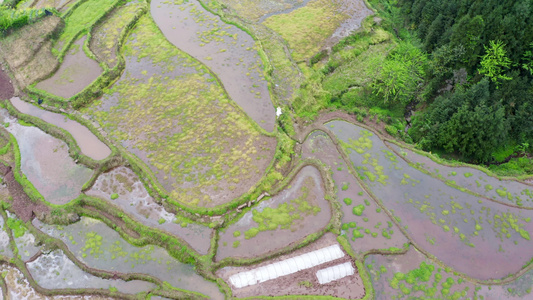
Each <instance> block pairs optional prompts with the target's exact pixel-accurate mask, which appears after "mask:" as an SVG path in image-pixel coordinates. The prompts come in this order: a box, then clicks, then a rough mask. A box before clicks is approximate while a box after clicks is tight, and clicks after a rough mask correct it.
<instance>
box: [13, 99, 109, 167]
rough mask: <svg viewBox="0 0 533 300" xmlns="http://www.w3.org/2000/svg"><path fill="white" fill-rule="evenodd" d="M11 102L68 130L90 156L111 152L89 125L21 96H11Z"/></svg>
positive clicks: (16, 106) (83, 151) (82, 150)
mask: <svg viewBox="0 0 533 300" xmlns="http://www.w3.org/2000/svg"><path fill="white" fill-rule="evenodd" d="M11 103H12V104H13V106H15V108H16V109H18V110H19V111H20V112H21V113H23V114H28V115H31V116H34V117H37V118H39V119H41V120H43V121H45V122H47V123H50V124H52V125H55V126H57V127H60V128H63V129H65V130H66V131H68V132H69V133H70V134H71V135H72V137H73V138H74V139H75V140H76V143H78V146H79V147H80V149H81V152H82V153H83V154H85V155H87V156H89V157H90V158H92V159H95V160H101V159H104V158H106V157H108V156H109V154H111V149H110V148H109V147H108V146H107V145H106V144H104V143H103V142H102V141H100V140H99V139H98V137H97V136H96V135H94V134H93V133H92V132H91V131H90V130H89V129H87V127H85V126H83V125H81V124H80V123H78V122H76V121H74V120H71V119H69V118H68V117H67V116H65V115H62V114H58V113H53V112H50V111H47V110H44V109H41V108H38V107H37V106H35V105H31V104H30V103H27V102H24V101H22V100H20V98H19V97H13V98H11Z"/></svg>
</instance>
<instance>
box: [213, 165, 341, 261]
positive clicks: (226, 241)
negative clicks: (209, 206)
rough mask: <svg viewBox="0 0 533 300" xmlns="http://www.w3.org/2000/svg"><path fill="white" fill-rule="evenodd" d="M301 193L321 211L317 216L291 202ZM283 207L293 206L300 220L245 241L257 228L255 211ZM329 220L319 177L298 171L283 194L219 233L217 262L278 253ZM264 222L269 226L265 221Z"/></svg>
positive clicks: (307, 169) (311, 169)
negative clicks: (232, 258)
mask: <svg viewBox="0 0 533 300" xmlns="http://www.w3.org/2000/svg"><path fill="white" fill-rule="evenodd" d="M304 189H307V197H305V198H304V201H306V202H307V203H308V205H311V206H315V207H318V208H320V211H319V212H316V213H314V214H313V213H309V214H307V213H304V212H303V209H304V207H305V206H306V204H296V203H294V202H291V201H292V200H294V199H296V198H298V197H304V195H305V192H303V190H304ZM293 203H294V204H293ZM284 205H288V206H289V207H291V206H292V207H294V208H295V210H297V211H298V210H302V213H301V215H300V217H301V219H295V220H293V221H292V223H291V225H290V226H289V227H288V228H284V229H282V228H281V226H276V229H273V230H267V231H261V232H259V233H258V234H257V235H256V236H254V237H251V238H249V239H247V238H246V234H247V233H246V231H248V230H250V229H251V228H257V227H259V226H260V225H259V224H258V222H256V221H255V220H254V213H253V211H254V210H257V211H258V212H263V211H264V210H265V209H266V208H269V209H270V208H272V209H276V208H278V207H281V206H284ZM280 214H281V213H280ZM280 214H278V215H280ZM330 218H331V207H330V204H329V203H328V201H327V200H325V199H324V185H323V183H322V176H321V175H320V172H319V171H318V170H317V169H316V168H315V167H312V166H306V167H304V168H302V169H301V170H300V172H299V173H298V174H297V175H296V177H295V178H294V179H293V180H292V181H291V183H290V185H289V187H288V188H287V189H285V190H282V191H281V192H280V193H279V194H277V195H275V196H273V197H272V198H271V199H268V200H263V201H262V202H261V203H259V204H258V205H257V206H255V207H254V208H253V209H252V210H250V211H248V212H246V213H245V214H244V216H242V218H241V219H240V220H239V221H237V222H236V223H234V224H232V225H230V226H229V227H228V228H227V229H225V230H224V232H221V233H220V239H219V242H218V244H219V245H218V252H217V255H216V259H217V260H222V259H224V258H226V257H244V258H251V257H257V256H260V255H264V254H267V253H269V252H273V251H276V250H279V249H281V248H283V247H286V246H289V245H291V244H295V243H297V242H299V241H301V240H302V239H303V238H305V237H306V236H308V235H309V234H312V233H315V232H317V231H319V230H320V229H322V228H324V227H325V226H326V225H327V224H328V222H329V220H330ZM266 222H267V223H269V221H268V220H267V221H266ZM270 223H271V224H276V223H274V221H270ZM235 232H239V234H238V235H237V234H236V233H235Z"/></svg>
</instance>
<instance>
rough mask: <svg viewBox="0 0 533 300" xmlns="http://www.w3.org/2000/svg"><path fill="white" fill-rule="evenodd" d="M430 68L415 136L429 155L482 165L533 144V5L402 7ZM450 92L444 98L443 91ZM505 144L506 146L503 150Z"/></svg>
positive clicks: (414, 3)
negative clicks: (448, 154) (441, 154)
mask: <svg viewBox="0 0 533 300" xmlns="http://www.w3.org/2000/svg"><path fill="white" fill-rule="evenodd" d="M397 5H398V7H399V8H400V10H401V15H402V16H403V18H404V22H405V23H404V25H406V26H407V27H408V28H411V29H412V30H413V31H414V32H415V33H416V36H417V37H418V38H419V39H420V44H421V47H422V49H423V50H424V51H426V52H427V53H428V54H429V55H430V57H431V61H430V63H429V65H428V69H427V70H428V72H427V74H426V77H425V79H424V85H425V86H424V88H423V89H421V90H420V92H419V94H418V95H417V99H415V100H416V101H419V102H424V101H426V102H428V104H429V105H428V107H427V108H426V109H425V110H424V111H423V112H422V113H420V114H418V115H417V116H416V117H415V118H414V121H413V127H412V129H411V130H410V134H411V137H413V139H414V140H415V141H416V142H418V143H419V144H420V145H421V146H422V147H423V148H425V149H432V148H438V149H443V150H445V151H447V152H458V153H460V154H462V155H464V156H465V157H467V158H470V159H472V160H474V161H478V162H489V161H491V160H498V159H502V158H505V157H507V156H508V155H509V154H512V153H513V152H515V150H518V151H520V152H524V151H527V150H530V149H529V148H530V145H531V144H533V143H532V140H533V97H532V96H533V89H532V79H533V76H532V75H533V64H532V59H533V14H532V9H533V2H532V1H529V0H521V1H494V0H493V1H458V0H453V1H440V0H431V1H426V0H424V1H421V0H416V1H408V0H404V1H401V2H398V4H397ZM443 90H444V91H446V92H443ZM506 145H507V146H506Z"/></svg>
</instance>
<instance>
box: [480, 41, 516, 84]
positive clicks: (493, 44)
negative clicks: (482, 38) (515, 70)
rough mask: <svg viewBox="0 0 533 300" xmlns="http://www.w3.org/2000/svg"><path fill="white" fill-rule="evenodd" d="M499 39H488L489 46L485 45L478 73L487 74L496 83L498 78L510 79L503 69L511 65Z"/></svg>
mask: <svg viewBox="0 0 533 300" xmlns="http://www.w3.org/2000/svg"><path fill="white" fill-rule="evenodd" d="M504 46H505V45H504V44H503V43H502V42H501V41H490V46H489V47H485V51H486V54H485V55H484V56H483V57H482V59H481V62H480V67H479V69H478V71H479V74H483V75H485V76H487V77H488V78H489V79H490V80H492V81H493V82H494V83H496V84H497V85H498V84H499V80H511V79H513V78H512V77H510V76H507V75H505V73H504V72H505V71H506V70H507V69H509V67H510V66H511V60H510V59H509V58H508V57H507V52H506V51H505V49H504Z"/></svg>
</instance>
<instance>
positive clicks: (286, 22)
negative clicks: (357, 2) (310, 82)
mask: <svg viewBox="0 0 533 300" xmlns="http://www.w3.org/2000/svg"><path fill="white" fill-rule="evenodd" d="M347 18H348V16H346V15H345V14H343V13H339V12H338V4H337V3H336V2H335V1H331V0H314V1H310V2H309V3H308V4H307V5H306V6H304V7H301V8H299V9H296V10H294V11H292V12H290V13H288V14H281V15H275V16H272V17H270V18H267V19H266V20H265V21H264V22H263V24H264V25H266V26H267V27H270V28H271V29H273V30H274V31H276V32H277V33H279V34H280V35H281V36H282V37H283V38H284V39H285V40H286V41H287V42H288V43H289V46H290V47H291V48H292V49H293V53H292V55H293V57H294V59H295V60H296V61H301V60H305V59H308V58H310V57H311V56H312V55H314V54H315V53H316V52H318V50H319V49H320V48H321V47H322V45H323V44H324V41H325V40H326V39H327V38H329V37H330V36H331V35H332V34H333V32H335V30H336V29H337V27H338V26H339V25H340V24H341V22H342V21H344V20H345V19H347Z"/></svg>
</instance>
